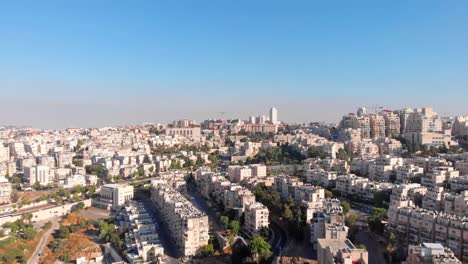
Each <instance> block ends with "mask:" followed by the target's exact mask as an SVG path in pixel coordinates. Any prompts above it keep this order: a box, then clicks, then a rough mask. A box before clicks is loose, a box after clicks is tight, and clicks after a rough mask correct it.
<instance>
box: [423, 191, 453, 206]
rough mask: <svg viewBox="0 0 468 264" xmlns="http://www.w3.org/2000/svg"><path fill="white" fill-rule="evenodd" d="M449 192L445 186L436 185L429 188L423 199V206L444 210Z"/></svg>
mask: <svg viewBox="0 0 468 264" xmlns="http://www.w3.org/2000/svg"><path fill="white" fill-rule="evenodd" d="M446 195H447V193H446V192H445V191H444V187H441V186H436V187H431V188H428V190H427V192H426V194H425V195H424V196H423V199H422V208H424V209H427V210H433V211H443V210H444V201H445V196H446Z"/></svg>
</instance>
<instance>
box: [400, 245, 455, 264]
mask: <svg viewBox="0 0 468 264" xmlns="http://www.w3.org/2000/svg"><path fill="white" fill-rule="evenodd" d="M406 263H407V264H462V262H461V261H460V260H459V259H457V258H456V257H455V255H454V254H453V252H452V251H451V250H450V249H449V248H445V247H444V246H442V245H441V244H439V243H422V244H421V245H410V246H409V248H408V257H407V258H406Z"/></svg>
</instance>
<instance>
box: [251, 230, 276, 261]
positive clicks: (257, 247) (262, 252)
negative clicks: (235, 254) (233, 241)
mask: <svg viewBox="0 0 468 264" xmlns="http://www.w3.org/2000/svg"><path fill="white" fill-rule="evenodd" d="M249 248H250V252H251V254H252V255H253V257H254V258H255V259H256V260H257V261H258V259H259V257H262V258H268V257H269V256H270V255H271V251H270V249H271V246H270V244H268V242H266V241H265V239H264V238H263V237H261V236H259V235H254V236H253V237H252V240H251V241H250V244H249Z"/></svg>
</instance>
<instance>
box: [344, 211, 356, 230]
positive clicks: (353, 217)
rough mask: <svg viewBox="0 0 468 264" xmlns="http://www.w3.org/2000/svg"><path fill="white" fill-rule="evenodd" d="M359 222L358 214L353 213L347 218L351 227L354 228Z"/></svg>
mask: <svg viewBox="0 0 468 264" xmlns="http://www.w3.org/2000/svg"><path fill="white" fill-rule="evenodd" d="M358 220H359V217H358V216H357V215H356V214H354V213H351V214H349V215H348V216H347V217H346V225H347V226H349V227H351V226H354V225H355V224H356V223H357V221H358Z"/></svg>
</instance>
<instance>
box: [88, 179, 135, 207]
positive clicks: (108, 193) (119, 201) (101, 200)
mask: <svg viewBox="0 0 468 264" xmlns="http://www.w3.org/2000/svg"><path fill="white" fill-rule="evenodd" d="M132 199H133V186H132V185H124V184H106V185H103V186H101V193H100V196H99V197H98V198H96V199H94V200H93V205H94V206H96V207H99V208H104V209H108V210H109V209H113V210H117V209H119V208H122V207H123V206H124V205H125V203H126V202H127V201H130V200H132Z"/></svg>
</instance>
